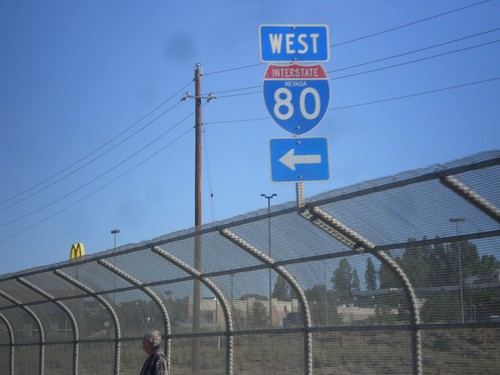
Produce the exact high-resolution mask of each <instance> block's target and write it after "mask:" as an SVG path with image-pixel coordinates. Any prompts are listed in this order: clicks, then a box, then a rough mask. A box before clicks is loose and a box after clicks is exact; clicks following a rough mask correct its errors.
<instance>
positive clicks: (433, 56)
mask: <svg viewBox="0 0 500 375" xmlns="http://www.w3.org/2000/svg"><path fill="white" fill-rule="evenodd" d="M498 42H500V39H496V40H493V41H490V42H486V43H482V44H477V45H474V46H470V47H465V48H460V49H457V50H453V51H448V52H444V53H440V54H437V55H432V56H426V57H422V58H420V59H415V60H411V61H406V62H402V63H398V64H393V65H389V66H384V67H381V68H376V69H371V70H366V71H363V72H358V73H351V74H347V75H344V76H341V77H334V78H330V79H329V80H330V81H334V80H338V79H343V78H350V77H354V76H358V75H362V74H368V73H374V72H378V71H381V70H386V69H392V68H396V67H399V66H403V65H408V64H414V63H417V62H421V61H425V60H430V59H435V58H437V57H443V56H447V55H451V54H453V53H458V52H463V51H467V50H471V49H474V48H479V47H484V46H487V45H491V44H494V43H498Z"/></svg>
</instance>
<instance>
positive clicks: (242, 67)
mask: <svg viewBox="0 0 500 375" xmlns="http://www.w3.org/2000/svg"><path fill="white" fill-rule="evenodd" d="M489 1H491V0H486V1H482V2H479V3H475V4H471V5H469V6H465V7H461V8H457V9H454V10H451V11H448V12H445V13H440V14H438V15H435V16H432V17H427V18H425V19H421V20H417V21H414V22H412V23H409V24H406V25H401V26H398V27H395V28H391V29H387V30H384V31H381V32H378V33H374V34H370V35H367V36H364V37H360V38H356V39H352V40H349V41H345V42H342V43H338V44H334V45H332V46H330V47H336V46H339V45H343V44H347V43H352V42H356V41H358V40H362V39H366V38H369V37H372V36H376V35H381V34H384V33H387V32H390V31H395V30H398V29H401V28H403V27H407V26H411V25H414V24H417V23H420V22H424V21H427V20H430V19H434V18H437V17H441V16H444V15H447V14H450V13H453V12H457V11H460V10H464V9H467V8H470V7H473V6H477V5H480V4H484V3H487V2H489ZM471 37H472V36H471ZM496 42H497V41H493V42H490V43H485V44H483V45H486V44H491V43H496ZM449 43H451V42H449ZM481 46H482V45H481ZM476 47H479V46H474V47H469V48H465V49H462V50H466V49H470V48H476ZM429 48H433V47H429ZM462 50H457V51H452V52H448V53H445V54H440V55H436V56H433V57H427V58H423V59H418V60H415V61H411V62H406V63H402V64H397V65H394V66H390V67H385V68H381V69H375V70H371V71H367V72H362V73H357V74H354V75H358V74H366V73H370V72H372V71H378V70H382V69H389V68H391V67H395V66H400V65H405V64H409V63H412V62H417V61H423V60H425V59H429V58H434V57H438V56H442V55H446V54H450V53H455V52H459V51H462ZM409 53H410V52H409ZM409 53H405V54H409ZM411 53H414V52H411ZM405 54H402V55H405ZM395 57H399V56H395ZM395 57H389V58H395ZM389 58H386V59H384V60H387V59H389ZM377 62H378V61H377ZM369 63H373V62H369ZM369 63H365V64H363V65H366V64H369ZM260 65H262V63H258V64H251V65H245V66H241V67H236V68H230V69H224V70H220V71H216V72H209V73H204V75H210V74H220V73H226V72H230V71H235V70H240V69H247V68H251V67H256V66H260ZM357 66H359V65H357ZM344 69H348V68H343V70H344ZM340 78H346V77H345V76H344V77H337V78H334V79H340ZM496 79H498V78H493V79H490V80H483V81H478V82H473V83H469V84H464V85H457V86H453V87H448V88H443V89H438V90H432V91H428V92H424V93H416V94H410V95H406V96H401V97H399V98H407V97H411V96H417V95H424V94H427V93H433V92H438V91H444V90H448V89H453V88H458V87H464V86H468V85H472V84H478V83H483V82H488V81H491V80H496ZM190 83H191V82H190ZM190 83H189V84H190ZM189 84H187V85H186V86H185V87H184V88H182V89H180V90H179V91H178V92H177V93H176V94H174V95H173V96H175V95H177V94H178V93H179V92H181V91H183V90H184V89H185V88H186V87H187V86H188V85H189ZM260 87H261V86H260V85H259V86H251V87H247V88H238V89H232V90H225V91H221V92H219V93H229V92H237V91H244V90H251V89H255V88H260ZM255 93H260V91H259V92H249V93H240V94H232V95H222V96H218V97H222V98H224V97H233V96H242V95H251V94H255ZM173 96H172V97H173ZM172 97H171V98H172ZM171 98H169V99H167V100H166V101H164V102H163V103H162V104H160V105H159V106H158V107H156V108H155V109H154V110H152V111H151V112H149V113H148V114H146V115H145V116H143V117H142V118H141V119H139V120H138V121H136V122H135V123H134V124H133V125H132V126H131V127H129V128H128V129H126V130H124V131H123V132H122V133H120V134H119V135H117V136H116V137H115V138H113V139H111V140H110V141H108V142H106V143H104V144H103V145H102V146H100V147H99V148H98V149H96V150H95V151H94V152H92V153H90V154H88V155H86V156H85V157H83V158H81V159H80V160H78V161H77V162H75V163H73V164H72V165H70V166H69V167H67V168H65V169H63V170H62V171H60V172H58V173H56V174H55V175H53V176H51V177H49V178H47V179H46V180H44V181H42V182H40V183H39V184H37V185H34V186H32V187H30V188H29V189H27V190H25V191H24V192H23V193H21V194H25V193H26V192H29V191H31V190H32V189H34V188H36V187H38V186H40V185H42V184H44V183H46V182H47V181H49V180H50V179H53V178H54V177H56V176H58V175H59V174H61V173H64V172H65V171H67V170H68V169H70V168H72V167H73V166H75V165H77V164H78V163H80V162H81V161H83V160H85V159H86V158H88V157H89V156H90V155H92V154H93V153H95V152H97V151H98V150H100V149H101V148H103V147H105V146H106V145H108V144H109V143H111V142H112V141H114V140H115V139H117V138H118V137H119V136H121V135H122V134H124V133H125V132H126V131H128V130H129V129H130V128H132V127H133V126H135V125H136V124H138V123H139V122H141V121H142V120H144V119H145V118H146V117H148V116H149V115H151V114H152V113H153V112H155V111H156V110H157V109H159V108H160V107H161V106H163V105H164V104H165V103H166V102H168V101H169V100H170V99H171ZM397 99H398V98H390V99H383V100H380V101H374V102H372V103H373V104H374V103H377V102H383V101H389V100H397ZM368 104H370V103H361V104H358V105H357V106H361V105H368ZM349 107H352V106H349ZM343 108H348V106H345V107H339V108H332V109H330V110H336V109H343ZM262 119H266V118H257V119H246V120H239V121H238V122H243V121H256V120H262ZM153 121H156V119H155V120H153ZM229 122H231V121H220V122H211V123H206V124H217V123H229ZM129 138H130V137H129ZM129 138H127V139H129ZM205 141H206V140H205ZM153 142H155V141H153ZM153 142H152V143H153ZM122 143H123V142H122ZM120 144H121V143H120ZM109 151H111V149H110V150H109ZM134 155H135V154H133V155H132V156H130V157H128V158H127V159H125V161H126V160H128V159H130V158H131V157H133V156H134ZM146 160H149V158H147V159H146ZM146 160H145V161H146ZM145 161H144V162H145ZM123 162H124V161H123ZM121 164H122V163H119V164H118V165H121ZM141 164H142V163H140V164H139V165H141ZM118 165H117V166H118ZM139 165H137V166H136V167H138V166H139ZM136 167H134V168H136ZM82 168H83V167H82ZM112 169H114V168H112ZM112 169H111V170H112ZM111 170H109V171H111ZM94 180H95V179H94ZM113 181H114V180H112V181H110V182H109V183H107V184H106V185H104V186H107V185H109V184H110V183H112V182H113ZM88 184H89V183H88ZM88 184H87V185H88ZM85 186H86V185H85ZM104 186H103V187H104ZM103 187H101V188H99V189H98V190H101V189H102V188H103ZM98 190H96V191H98ZM21 194H18V195H16V196H14V197H11V198H8V199H7V200H4V201H3V202H0V204H2V203H5V202H8V201H10V200H12V199H14V198H16V197H18V196H19V195H21ZM83 199H85V198H83ZM83 199H82V200H83ZM75 204H76V203H75ZM68 208H69V207H68Z"/></svg>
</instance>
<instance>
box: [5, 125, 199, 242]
mask: <svg viewBox="0 0 500 375" xmlns="http://www.w3.org/2000/svg"><path fill="white" fill-rule="evenodd" d="M191 131H193V128H192V127H190V128H189V129H187V130H186V131H184V132H183V133H182V134H180V135H179V136H177V137H176V138H175V139H173V140H172V141H171V142H169V143H168V144H167V145H165V146H164V147H162V148H160V149H159V150H157V151H156V152H154V153H153V154H151V155H149V156H148V157H147V158H145V159H143V160H142V161H141V162H140V163H138V164H136V165H135V166H133V167H131V168H129V169H127V170H126V171H124V172H123V173H121V174H120V175H118V176H116V177H114V178H113V179H112V180H110V181H108V182H107V183H105V184H104V185H102V186H100V187H98V188H97V189H95V190H93V191H92V192H90V193H88V194H87V195H85V196H84V197H82V198H80V199H78V200H77V201H75V202H73V203H72V204H70V205H69V206H66V207H63V208H62V209H60V210H59V211H57V212H55V213H53V214H51V215H50V216H48V217H46V218H44V219H42V220H40V221H38V222H36V223H34V224H31V225H30V226H28V227H26V228H23V229H22V230H20V231H18V232H15V233H13V234H10V235H8V236H6V237H3V238H2V239H0V242H3V241H6V240H8V239H10V238H13V237H15V236H18V235H19V234H22V233H24V232H26V231H28V230H30V229H33V228H35V227H37V226H38V225H40V224H43V223H45V222H46V221H48V220H50V219H52V218H53V217H55V216H57V215H59V214H61V213H63V212H64V211H67V210H68V209H70V208H72V207H74V206H76V205H77V204H78V203H81V202H83V201H84V200H86V199H88V198H90V197H91V196H92V195H94V194H96V193H97V192H99V191H101V190H102V189H104V188H105V187H107V186H109V185H111V184H112V183H114V182H116V181H118V180H119V179H120V178H122V177H123V176H125V175H127V174H128V173H130V172H132V171H133V170H135V169H137V168H138V167H140V166H141V165H142V164H144V163H146V162H147V161H148V160H150V159H151V158H153V157H154V156H156V155H157V154H159V153H160V152H162V151H163V150H165V149H166V148H167V147H169V146H171V145H173V144H174V143H175V142H177V141H178V140H179V139H181V138H182V137H184V136H185V135H186V134H188V133H189V132H191Z"/></svg>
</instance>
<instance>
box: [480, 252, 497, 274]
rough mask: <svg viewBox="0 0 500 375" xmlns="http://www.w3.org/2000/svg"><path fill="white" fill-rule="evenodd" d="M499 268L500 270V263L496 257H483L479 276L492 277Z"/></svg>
mask: <svg viewBox="0 0 500 375" xmlns="http://www.w3.org/2000/svg"><path fill="white" fill-rule="evenodd" d="M497 268H500V262H499V261H498V260H497V259H496V258H495V256H494V255H483V256H482V257H481V263H480V264H479V274H480V275H482V276H490V275H491V274H492V273H493V272H495V270H496V269H497Z"/></svg>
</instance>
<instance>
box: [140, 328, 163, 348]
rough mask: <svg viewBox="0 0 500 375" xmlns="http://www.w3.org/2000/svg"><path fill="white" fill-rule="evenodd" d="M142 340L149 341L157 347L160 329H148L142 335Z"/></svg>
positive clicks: (159, 340) (159, 342) (159, 341)
mask: <svg viewBox="0 0 500 375" xmlns="http://www.w3.org/2000/svg"><path fill="white" fill-rule="evenodd" d="M144 340H148V341H150V342H151V344H153V347H154V348H155V349H158V348H159V347H160V344H161V333H160V331H149V332H147V333H146V334H145V335H144Z"/></svg>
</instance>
